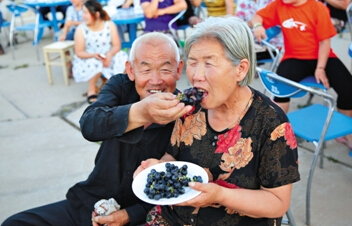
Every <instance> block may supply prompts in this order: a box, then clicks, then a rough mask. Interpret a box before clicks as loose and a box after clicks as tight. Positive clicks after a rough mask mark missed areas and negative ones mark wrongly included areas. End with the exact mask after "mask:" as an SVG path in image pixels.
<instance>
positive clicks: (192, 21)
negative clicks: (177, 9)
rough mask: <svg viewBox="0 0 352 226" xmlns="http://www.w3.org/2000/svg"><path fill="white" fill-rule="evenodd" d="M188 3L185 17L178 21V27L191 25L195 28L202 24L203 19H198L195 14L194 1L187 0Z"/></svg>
mask: <svg viewBox="0 0 352 226" xmlns="http://www.w3.org/2000/svg"><path fill="white" fill-rule="evenodd" d="M186 3H187V10H186V12H185V14H183V16H182V17H181V18H180V19H178V20H177V21H176V24H177V26H183V25H190V26H191V27H193V26H194V25H196V24H198V23H200V22H201V21H202V19H200V18H199V17H197V16H196V15H195V14H194V6H193V4H192V3H193V0H186Z"/></svg>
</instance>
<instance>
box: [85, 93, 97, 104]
mask: <svg viewBox="0 0 352 226" xmlns="http://www.w3.org/2000/svg"><path fill="white" fill-rule="evenodd" d="M97 99H98V95H97V94H92V95H89V96H88V97H87V102H88V104H92V103H94V102H95V101H97Z"/></svg>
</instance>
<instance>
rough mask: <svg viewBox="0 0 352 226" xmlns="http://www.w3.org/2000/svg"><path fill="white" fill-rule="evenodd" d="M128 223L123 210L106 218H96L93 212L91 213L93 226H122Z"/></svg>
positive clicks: (126, 215)
mask: <svg viewBox="0 0 352 226" xmlns="http://www.w3.org/2000/svg"><path fill="white" fill-rule="evenodd" d="M129 221H130V219H129V217H128V214H127V211H126V210H125V209H122V210H118V211H115V212H113V213H111V214H110V215H108V216H97V214H96V213H95V212H94V211H93V213H92V224H93V226H101V225H104V224H106V225H108V226H122V225H125V224H127V223H128V222H129Z"/></svg>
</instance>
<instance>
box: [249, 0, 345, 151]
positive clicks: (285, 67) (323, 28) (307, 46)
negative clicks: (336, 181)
mask: <svg viewBox="0 0 352 226" xmlns="http://www.w3.org/2000/svg"><path fill="white" fill-rule="evenodd" d="M285 2H286V1H284V0H280V1H274V2H272V3H270V4H269V5H267V7H265V8H263V9H261V10H259V11H258V12H257V14H256V15H254V16H253V18H252V20H251V22H252V24H261V23H262V24H263V26H257V27H256V28H255V29H254V35H255V37H256V38H257V39H258V40H261V39H262V38H265V36H266V35H265V28H268V27H271V26H275V25H280V26H281V30H282V33H283V36H284V45H285V53H284V55H283V58H282V61H281V62H280V64H279V67H278V69H277V73H278V74H279V75H280V76H283V77H285V78H288V79H290V80H292V81H296V82H298V81H301V80H302V79H304V78H305V77H308V76H311V75H314V76H315V78H316V80H317V82H318V83H322V84H323V85H324V87H326V88H327V89H329V88H330V87H332V88H334V90H335V92H336V93H337V96H338V97H337V104H336V105H337V110H338V111H339V112H341V113H342V114H345V115H347V116H349V117H352V76H351V74H350V72H349V71H348V69H347V68H346V66H345V65H344V64H343V63H342V62H341V60H340V59H339V58H338V57H337V56H336V54H335V53H334V52H333V50H332V48H331V45H330V39H331V37H333V36H335V35H336V31H335V29H334V26H333V25H332V23H331V20H330V16H329V12H328V9H327V8H326V6H325V5H324V4H323V3H321V2H319V1H315V0H291V1H290V3H285ZM274 101H275V102H277V103H278V104H279V105H280V106H281V107H282V108H283V109H284V111H285V112H288V110H289V104H290V102H289V101H290V99H289V98H277V97H275V98H274ZM337 141H339V142H342V143H345V144H346V145H347V146H348V147H349V148H350V149H352V135H348V136H345V137H341V138H340V139H338V140H337Z"/></svg>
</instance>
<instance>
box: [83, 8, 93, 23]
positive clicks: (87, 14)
mask: <svg viewBox="0 0 352 226" xmlns="http://www.w3.org/2000/svg"><path fill="white" fill-rule="evenodd" d="M82 15H83V20H84V23H85V24H87V25H90V24H93V23H94V21H95V19H94V18H93V17H92V15H91V14H90V12H89V10H88V9H87V7H86V6H83V14H82Z"/></svg>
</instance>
